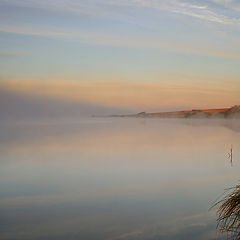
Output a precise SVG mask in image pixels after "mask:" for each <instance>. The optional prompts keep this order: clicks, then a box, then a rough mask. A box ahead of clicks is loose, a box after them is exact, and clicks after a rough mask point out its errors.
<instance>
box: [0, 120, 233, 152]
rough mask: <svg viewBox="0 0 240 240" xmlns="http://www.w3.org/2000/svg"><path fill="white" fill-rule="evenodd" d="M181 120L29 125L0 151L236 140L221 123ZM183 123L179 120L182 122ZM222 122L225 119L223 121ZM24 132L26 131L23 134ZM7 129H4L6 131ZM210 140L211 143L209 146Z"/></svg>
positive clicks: (167, 146)
mask: <svg viewBox="0 0 240 240" xmlns="http://www.w3.org/2000/svg"><path fill="white" fill-rule="evenodd" d="M194 122H195V123H196V122H197V121H195V120H194V121H193V122H185V121H174V120H170V121H169V120H159V119H156V120H151V119H149V120H146V122H145V124H144V125H142V124H140V123H141V120H139V121H138V120H137V119H125V120H124V121H121V120H119V119H112V120H110V121H109V122H107V121H106V122H105V123H104V122H103V123H97V122H95V123H92V124H87V123H85V124H83V125H81V123H79V125H77V124H76V125H75V127H73V128H68V127H66V126H64V125H63V126H58V127H56V126H54V125H50V126H47V125H46V126H45V127H44V126H37V125H35V126H32V127H25V128H24V131H25V132H24V131H23V132H22V134H21V132H20V133H19V134H18V133H16V134H18V135H20V136H21V138H19V139H17V137H16V138H14V133H13V132H11V134H13V136H12V141H9V139H7V140H6V141H5V140H4V139H3V140H2V141H1V142H2V144H1V145H2V147H1V150H2V151H3V152H11V153H14V152H15V153H18V152H29V153H31V152H36V151H37V152H43V151H44V152H46V151H50V152H57V151H58V152H64V151H65V152H69V151H73V152H81V153H91V154H92V153H102V154H105V153H108V154H109V153H111V154H117V153H121V152H133V151H136V150H137V151H138V152H142V151H148V152H156V151H157V152H161V151H162V152H163V151H166V150H169V151H170V150H176V151H179V152H181V151H186V149H187V151H189V152H196V151H197V149H199V148H201V151H203V150H204V149H205V150H209V149H211V148H213V149H214V146H216V145H218V146H221V147H225V146H226V144H228V143H230V142H232V141H236V142H237V135H234V133H233V132H230V131H228V130H227V129H225V128H224V127H222V125H221V124H216V125H208V124H204V122H203V121H201V122H200V123H199V124H194ZM182 123H183V124H182ZM224 123H225V122H224ZM26 132H27V133H28V134H26ZM7 134H8V132H6V133H5V135H7ZM213 144H214V146H213Z"/></svg>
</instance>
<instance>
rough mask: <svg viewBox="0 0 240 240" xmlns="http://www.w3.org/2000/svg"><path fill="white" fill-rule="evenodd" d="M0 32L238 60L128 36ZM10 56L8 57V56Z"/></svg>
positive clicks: (236, 55) (223, 52) (226, 53)
mask: <svg viewBox="0 0 240 240" xmlns="http://www.w3.org/2000/svg"><path fill="white" fill-rule="evenodd" d="M0 32H4V33H13V34H21V35H30V36H41V37H50V38H65V39H69V40H75V41H76V40H81V41H84V42H85V44H89V45H103V46H114V47H124V48H136V49H137V48H139V49H142V48H147V49H160V50H167V51H173V52H179V53H185V54H194V55H199V56H208V57H219V58H226V59H240V52H236V51H232V50H230V49H219V48H215V47H213V46H212V47H209V46H203V45H201V46H200V45H189V44H184V43H179V42H169V41H168V42H166V41H163V40H161V39H159V38H155V39H148V38H142V39H138V38H135V37H129V36H117V35H110V34H96V33H85V32H79V31H74V32H67V31H60V30H59V31H57V30H47V29H44V30H40V29H38V30H35V29H32V27H30V28H29V27H14V26H1V25H0ZM9 56H10V55H9Z"/></svg>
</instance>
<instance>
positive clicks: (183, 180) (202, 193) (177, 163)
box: [0, 118, 240, 240]
mask: <svg viewBox="0 0 240 240" xmlns="http://www.w3.org/2000/svg"><path fill="white" fill-rule="evenodd" d="M231 144H233V151H234V152H233V153H234V155H233V160H234V162H233V167H231V165H230V163H229V159H228V158H227V153H228V151H229V149H230V145H231ZM239 169H240V125H239V123H238V122H233V121H224V120H223V121H215V120H208V121H201V120H189V121H182V120H160V119H146V120H145V119H110V118H109V119H107V118H106V119H100V118H95V119H94V118H92V119H82V120H79V121H78V122H76V121H75V122H73V121H71V122H70V121H69V122H48V123H47V122H42V123H41V122H39V123H21V124H20V123H18V124H16V123H15V124H13V123H12V124H6V123H5V124H3V123H2V124H1V125H0V226H1V227H0V239H1V240H10V239H11V240H15V239H26V240H28V239H31V240H52V239H54V240H55V239H58V240H63V239H64V240H76V239H77V240H78V239H80V240H95V239H96V240H97V239H99V240H101V239H106V240H117V239H119V240H120V239H129V240H131V239H148V240H153V239H154V240H155V239H158V240H163V239H164V240H170V239H172V240H182V239H184V240H188V239H189V240H190V239H191V240H192V239H197V240H200V239H201V240H202V239H203V240H208V239H209V240H210V239H223V238H222V237H221V236H220V235H219V234H217V233H216V230H215V227H216V213H215V210H211V211H209V208H210V207H211V206H212V204H213V202H214V201H215V200H216V198H217V197H219V196H220V195H221V194H222V193H223V191H224V189H225V188H228V187H231V186H234V185H236V184H238V183H239V181H238V180H239V179H240V173H239Z"/></svg>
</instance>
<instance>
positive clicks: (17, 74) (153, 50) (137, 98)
mask: <svg viewBox="0 0 240 240" xmlns="http://www.w3.org/2000/svg"><path fill="white" fill-rule="evenodd" d="M239 42H240V1H238V0H198V1H197V0H41V1H39V0H21V1H19V0H0V90H1V91H0V94H2V93H3V92H4V96H6V94H7V93H8V94H9V95H10V96H11V97H12V96H13V95H14V94H16V96H19V95H21V96H25V99H29V101H31V99H32V97H37V98H38V99H39V98H42V99H49V98H53V99H60V100H61V101H68V102H69V101H74V104H75V102H81V103H82V102H84V104H90V105H94V104H95V105H97V106H100V105H101V106H103V107H109V108H110V109H112V108H116V109H118V108H121V109H124V108H125V109H128V110H129V109H131V110H132V111H164V110H175V109H182V108H185V109H191V108H218V107H228V106H232V105H235V104H239V103H240V101H239V96H240V67H239V66H240V46H239ZM0 98H1V96H0ZM3 99H4V100H3ZM3 101H4V103H5V107H4V109H6V108H7V106H8V98H7V97H2V102H3ZM25 102H26V101H25Z"/></svg>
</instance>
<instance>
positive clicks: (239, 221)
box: [213, 185, 240, 240]
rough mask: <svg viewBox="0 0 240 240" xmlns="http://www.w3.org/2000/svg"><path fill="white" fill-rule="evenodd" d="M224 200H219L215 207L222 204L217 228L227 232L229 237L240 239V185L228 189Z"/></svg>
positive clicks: (218, 212)
mask: <svg viewBox="0 0 240 240" xmlns="http://www.w3.org/2000/svg"><path fill="white" fill-rule="evenodd" d="M230 190H231V193H229V194H227V195H226V196H225V197H224V198H223V199H222V200H220V201H217V202H216V203H215V204H214V206H213V207H215V206H216V205H220V206H219V208H218V210H217V215H218V219H217V222H218V224H217V229H218V230H219V231H220V232H222V233H226V234H227V239H231V240H239V239H240V185H237V186H236V187H234V188H230V189H228V190H227V192H228V191H230ZM225 193H226V192H225Z"/></svg>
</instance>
